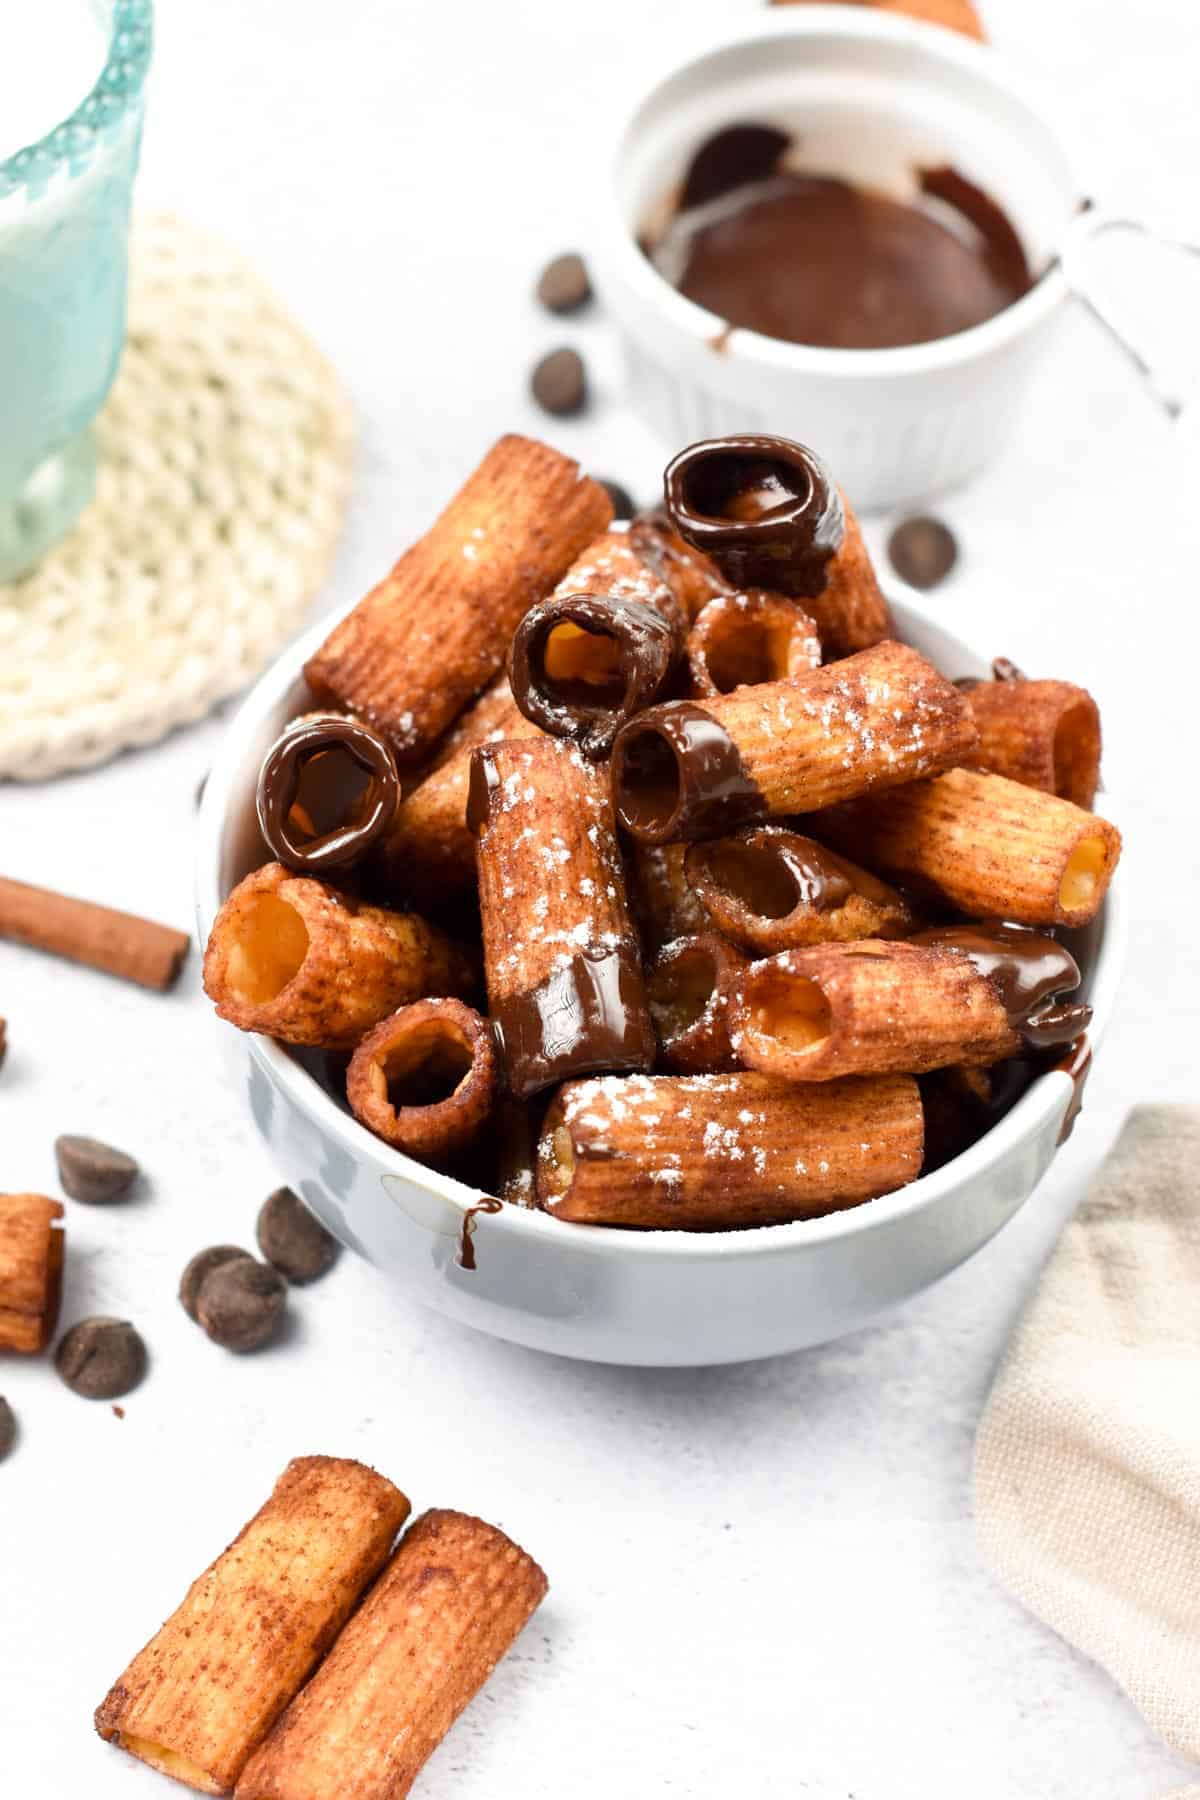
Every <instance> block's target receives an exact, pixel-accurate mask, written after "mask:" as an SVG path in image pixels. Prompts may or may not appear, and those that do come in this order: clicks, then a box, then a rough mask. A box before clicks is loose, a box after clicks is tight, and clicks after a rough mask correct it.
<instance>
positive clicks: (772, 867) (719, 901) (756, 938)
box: [684, 825, 913, 954]
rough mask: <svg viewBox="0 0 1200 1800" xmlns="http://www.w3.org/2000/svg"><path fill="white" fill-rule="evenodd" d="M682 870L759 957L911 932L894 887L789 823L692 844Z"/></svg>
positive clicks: (729, 931) (728, 929) (718, 918)
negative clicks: (798, 947)
mask: <svg viewBox="0 0 1200 1800" xmlns="http://www.w3.org/2000/svg"><path fill="white" fill-rule="evenodd" d="M684 872H685V874H686V876H687V880H688V884H689V886H690V887H691V888H692V890H693V892H694V893H695V894H696V895H697V897H698V898H699V900H700V901H701V903H702V905H703V906H704V909H705V911H706V912H707V913H709V914H710V915H711V917H712V918H713V920H714V921H715V923H716V924H717V926H718V927H719V929H720V930H721V931H723V932H724V933H725V934H726V936H727V937H731V938H732V939H733V940H734V942H735V943H738V944H741V945H742V946H743V947H744V948H745V949H747V950H756V951H758V952H759V953H760V954H766V953H769V952H770V951H773V950H787V949H790V948H792V947H793V946H794V945H799V944H824V943H837V942H842V943H846V942H850V941H852V940H853V939H855V938H864V937H882V938H890V937H904V936H906V935H907V933H908V932H909V931H911V930H912V926H913V918H912V913H911V911H910V910H909V907H908V906H907V904H906V903H905V901H904V900H903V899H902V898H901V896H900V895H899V894H898V893H897V892H896V890H895V889H894V888H890V887H887V886H886V885H885V884H884V883H883V882H882V881H880V880H878V879H877V877H876V876H874V875H872V874H870V873H869V871H868V870H866V869H860V868H859V867H858V865H857V864H856V863H852V862H847V861H846V859H845V858H844V857H841V856H837V855H835V853H834V852H833V851H832V850H827V849H826V848H825V846H824V845H823V844H818V843H815V842H814V840H813V839H812V838H809V837H805V836H803V835H802V833H800V832H798V831H792V830H791V829H790V828H789V827H788V826H786V825H748V826H746V827H745V829H744V830H742V831H736V832H734V833H733V834H732V835H731V836H730V837H723V838H709V839H708V840H707V841H706V842H705V843H702V844H692V845H690V846H689V848H688V851H687V855H686V857H685V859H684Z"/></svg>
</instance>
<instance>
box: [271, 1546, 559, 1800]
mask: <svg viewBox="0 0 1200 1800" xmlns="http://www.w3.org/2000/svg"><path fill="white" fill-rule="evenodd" d="M546 1587H547V1583H546V1577H545V1576H544V1575H543V1573H542V1571H541V1569H540V1568H539V1567H538V1565H537V1564H536V1563H535V1562H534V1561H533V1559H532V1557H530V1556H527V1555H526V1553H525V1552H524V1550H522V1549H521V1548H520V1547H519V1546H518V1545H517V1544H514V1543H513V1542H512V1540H511V1539H510V1538H507V1537H505V1535H504V1533H503V1532H502V1531H498V1530H497V1529H496V1527H495V1526H494V1525H486V1524H485V1523H484V1522H483V1520H482V1519H474V1518H470V1517H469V1516H468V1515H467V1514H465V1513H458V1512H446V1511H435V1512H428V1513H425V1514H424V1515H423V1516H422V1517H421V1518H420V1519H418V1520H417V1522H416V1524H415V1525H414V1526H413V1527H412V1529H411V1531H409V1532H408V1533H407V1534H406V1536H405V1537H404V1538H403V1539H402V1540H401V1543H400V1547H399V1549H398V1550H397V1551H396V1554H395V1555H394V1556H393V1558H392V1560H391V1562H390V1563H389V1564H388V1567H387V1568H386V1570H385V1571H384V1573H383V1574H382V1575H381V1576H380V1578H379V1580H378V1581H377V1582H376V1584H375V1586H374V1587H373V1588H372V1590H371V1592H370V1594H369V1595H368V1596H367V1598H366V1600H365V1601H364V1602H363V1604H362V1606H361V1607H360V1608H359V1610H358V1611H357V1612H356V1613H355V1615H354V1617H353V1618H352V1619H351V1621H350V1623H349V1624H348V1625H347V1626H346V1628H345V1629H344V1631H343V1632H342V1634H341V1636H340V1637H339V1638H338V1640H337V1643H336V1644H335V1645H334V1646H333V1649H332V1650H331V1651H330V1653H329V1655H328V1656H327V1657H326V1659H325V1661H324V1663H323V1664H322V1665H321V1667H320V1669H318V1671H317V1673H316V1674H315V1675H314V1676H313V1679H312V1680H311V1681H310V1682H309V1684H308V1686H307V1687H306V1688H305V1689H304V1691H303V1692H302V1693H301V1694H300V1695H298V1696H297V1698H296V1699H295V1700H294V1701H293V1702H292V1704H291V1706H290V1707H289V1708H288V1710H287V1712H286V1713H285V1714H284V1716H283V1718H282V1719H281V1720H280V1721H279V1723H278V1725H276V1727H275V1729H274V1731H273V1732H272V1733H271V1736H270V1737H269V1738H268V1739H267V1741H266V1743H265V1744H264V1745H263V1746H262V1748H261V1749H260V1750H259V1751H258V1752H257V1753H256V1754H255V1756H254V1757H253V1758H252V1759H251V1761H250V1763H249V1765H248V1767H247V1768H246V1771H245V1773H244V1774H243V1776H242V1778H241V1780H240V1781H239V1783H238V1788H237V1793H238V1800H325V1797H326V1796H330V1797H332V1796H337V1797H338V1800H403V1797H404V1795H406V1794H407V1793H408V1792H409V1790H410V1788H411V1787H412V1784H413V1782H414V1781H415V1780H416V1778H417V1776H418V1774H419V1773H420V1771H421V1769H422V1768H423V1767H424V1765H425V1763H426V1761H427V1760H428V1758H429V1757H430V1756H431V1755H432V1754H433V1752H434V1750H436V1749H437V1746H438V1745H439V1744H440V1743H441V1741H442V1739H443V1738H444V1737H445V1735H446V1733H447V1732H448V1731H449V1729H450V1727H451V1726H452V1725H453V1723H454V1721H455V1719H457V1717H458V1715H459V1714H460V1713H461V1712H462V1710H463V1708H464V1707H465V1706H466V1705H467V1704H468V1702H469V1701H470V1700H471V1699H473V1697H474V1696H475V1694H477V1693H478V1691H479V1689H480V1688H481V1687H482V1686H483V1684H484V1682H485V1681H486V1680H487V1678H488V1676H489V1675H490V1674H491V1672H492V1670H493V1669H494V1668H495V1666H496V1664H497V1663H498V1662H499V1661H500V1659H501V1657H503V1656H504V1655H505V1654H506V1653H507V1652H508V1650H510V1649H511V1647H512V1645H513V1643H514V1642H515V1641H516V1639H517V1637H518V1636H519V1634H520V1632H521V1630H522V1629H523V1627H524V1626H525V1624H526V1623H527V1622H528V1620H529V1618H530V1616H531V1615H532V1613H533V1612H534V1611H535V1610H536V1609H537V1607H538V1606H539V1605H540V1604H541V1602H542V1599H543V1598H544V1596H545V1593H546Z"/></svg>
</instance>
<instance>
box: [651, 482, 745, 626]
mask: <svg viewBox="0 0 1200 1800" xmlns="http://www.w3.org/2000/svg"><path fill="white" fill-rule="evenodd" d="M629 541H630V543H631V544H632V545H633V546H634V548H635V549H636V550H637V552H638V554H639V555H640V556H642V557H644V558H645V560H646V561H647V562H648V563H650V564H651V565H652V567H654V568H656V569H657V570H658V572H659V574H660V575H661V576H662V578H663V580H664V581H665V582H666V584H667V586H668V587H669V588H670V590H671V592H672V593H673V594H674V595H675V598H676V599H677V600H678V601H679V603H680V605H681V606H682V607H683V610H684V612H685V613H686V614H687V616H688V618H689V619H694V618H696V617H697V615H698V614H699V613H700V612H702V611H703V609H704V608H705V607H706V606H707V605H708V603H709V601H710V600H712V599H713V598H714V597H715V596H716V595H717V594H727V593H729V592H730V587H729V583H728V582H727V581H726V579H725V577H724V576H723V575H722V573H721V571H720V570H719V569H718V567H717V565H716V563H714V562H712V561H711V560H710V559H709V558H708V557H707V556H704V555H703V554H702V553H701V552H700V551H699V550H693V548H692V546H691V545H690V544H685V543H684V541H683V539H682V538H681V537H680V535H679V533H678V532H677V531H676V529H675V527H674V526H673V525H672V523H671V521H670V519H669V518H668V517H667V514H666V513H665V511H663V510H662V509H661V508H660V509H658V510H657V511H654V512H646V513H640V514H639V515H638V517H637V518H636V519H634V521H633V523H632V524H631V525H630V527H629Z"/></svg>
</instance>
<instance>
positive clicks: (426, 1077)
mask: <svg viewBox="0 0 1200 1800" xmlns="http://www.w3.org/2000/svg"><path fill="white" fill-rule="evenodd" d="M496 1088H497V1078H496V1052H495V1048H494V1046H493V1043H492V1033H491V1027H490V1026H489V1024H488V1022H487V1020H486V1019H481V1018H480V1016H479V1014H478V1013H477V1012H475V1011H474V1009H473V1008H472V1007H469V1006H464V1005H463V1003H462V1001H461V1000H417V1001H414V1003H413V1004H412V1005H411V1006H404V1007H401V1009H400V1011H399V1012H396V1013H393V1014H392V1016H391V1017H390V1018H389V1019H383V1020H381V1021H380V1023H379V1024H378V1025H376V1026H374V1027H373V1029H372V1030H370V1031H368V1033H367V1035H366V1037H365V1038H364V1039H363V1040H362V1042H361V1043H360V1044H359V1046H358V1048H357V1050H356V1051H355V1052H354V1055H353V1056H352V1057H351V1059H350V1067H349V1069H348V1070H347V1071H346V1098H347V1099H348V1100H349V1102H350V1110H351V1112H352V1113H353V1114H354V1116H355V1118H356V1119H358V1120H359V1121H360V1123H361V1124H363V1125H365V1126H366V1127H367V1130H368V1131H373V1132H374V1133H375V1135H376V1137H381V1138H383V1139H384V1141H385V1142H386V1143H389V1144H393V1145H394V1146H395V1147H396V1149H397V1150H404V1151H407V1153H408V1154H409V1155H410V1156H418V1157H420V1158H421V1160H422V1161H423V1162H431V1163H446V1162H449V1161H450V1160H451V1159H452V1158H453V1157H454V1156H456V1155H457V1154H458V1153H459V1152H460V1151H462V1150H465V1149H466V1147H467V1145H468V1144H470V1143H471V1142H472V1141H473V1140H474V1139H475V1138H476V1137H478V1135H479V1133H480V1132H481V1131H482V1130H483V1127H484V1126H485V1125H486V1124H487V1121H488V1118H489V1116H490V1114H491V1112H492V1108H493V1106H494V1105H495V1102H496Z"/></svg>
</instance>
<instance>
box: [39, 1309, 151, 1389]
mask: <svg viewBox="0 0 1200 1800" xmlns="http://www.w3.org/2000/svg"><path fill="white" fill-rule="evenodd" d="M54 1366H55V1368H56V1369H57V1370H58V1372H59V1374H60V1375H61V1376H62V1378H63V1380H64V1381H65V1382H66V1384H67V1386H68V1387H69V1388H70V1390H71V1392H72V1393H73V1394H82V1395H83V1397H84V1399H85V1400H115V1399H116V1398H117V1397H118V1395H120V1394H128V1393H129V1392H130V1391H131V1389H133V1388H135V1387H136V1386H137V1384H138V1382H139V1381H140V1380H141V1379H142V1376H143V1375H144V1374H145V1373H146V1346H145V1344H144V1343H143V1342H142V1340H141V1338H140V1336H139V1335H138V1333H137V1332H136V1331H135V1330H134V1328H133V1326H132V1325H131V1324H130V1323H129V1320H128V1319H105V1318H100V1317H97V1318H94V1319H80V1321H79V1323H78V1325H72V1327H71V1329H70V1331H68V1332H67V1334H66V1336H65V1337H64V1338H63V1340H62V1342H61V1343H60V1344H59V1346H58V1349H57V1350H56V1351H55V1352H54Z"/></svg>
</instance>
